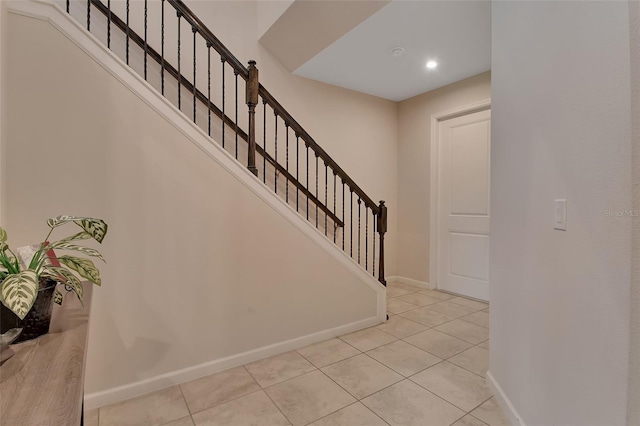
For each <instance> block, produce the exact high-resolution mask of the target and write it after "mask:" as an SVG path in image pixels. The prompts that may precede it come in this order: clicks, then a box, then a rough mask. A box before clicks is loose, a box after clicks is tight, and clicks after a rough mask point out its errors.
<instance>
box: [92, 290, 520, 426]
mask: <svg viewBox="0 0 640 426" xmlns="http://www.w3.org/2000/svg"><path fill="white" fill-rule="evenodd" d="M387 297H388V310H389V315H390V318H389V321H387V322H386V323H385V324H382V325H379V326H377V327H372V328H368V329H365V330H361V331H358V332H355V333H351V334H348V335H346V336H341V337H339V338H335V339H331V340H328V341H325V342H321V343H317V344H314V345H311V346H308V347H306V348H302V349H299V350H297V351H292V352H288V353H285V354H281V355H278V356H274V357H271V358H267V359H263V360H260V361H257V362H254V363H251V364H247V365H244V366H242V367H237V368H233V369H231V370H227V371H223V372H221V373H217V374H213V375H211V376H207V377H203V378H201V379H197V380H194V381H192V382H189V383H185V384H183V385H180V386H174V387H171V388H168V389H164V390H161V391H158V392H154V393H151V394H148V395H143V396H141V397H138V398H135V399H132V400H128V401H124V402H121V403H118V404H114V405H110V406H106V407H102V408H100V409H99V410H93V411H90V412H87V414H86V418H85V424H86V425H87V426H98V425H99V426H114V425H121V426H129V425H144V426H156V425H157V426H161V425H166V426H169V425H171V426H187V425H189V426H193V425H197V426H200V425H209V426H222V425H225V426H251V425H256V426H278V425H283V426H284V425H292V426H303V425H313V426H384V425H397V426H405V425H406V426H412V425H420V426H427V425H438V426H439V425H454V426H486V425H490V426H500V425H507V424H508V421H507V419H506V418H505V417H504V415H503V414H502V412H501V411H500V408H499V407H498V405H497V404H496V401H495V400H494V398H492V395H491V392H490V391H489V389H488V388H487V386H486V384H485V377H484V376H485V373H486V371H487V369H488V367H489V350H488V343H489V342H488V339H489V328H488V327H489V305H487V304H486V303H481V302H477V301H474V300H470V299H465V298H463V297H456V296H453V295H449V294H446V293H442V292H439V291H433V290H424V289H421V288H417V287H413V286H410V285H406V284H401V283H390V284H389V287H388V290H387Z"/></svg>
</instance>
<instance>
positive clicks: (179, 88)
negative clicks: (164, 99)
mask: <svg viewBox="0 0 640 426" xmlns="http://www.w3.org/2000/svg"><path fill="white" fill-rule="evenodd" d="M127 1H128V0H127ZM181 18H182V13H180V12H178V109H179V110H180V111H182V108H181V106H182V99H181V94H182V90H181V88H182V73H181V72H180V19H181Z"/></svg>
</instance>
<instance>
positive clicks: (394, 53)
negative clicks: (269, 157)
mask: <svg viewBox="0 0 640 426" xmlns="http://www.w3.org/2000/svg"><path fill="white" fill-rule="evenodd" d="M403 53H404V47H394V48H393V49H391V56H393V57H396V58H397V57H398V56H402V54H403Z"/></svg>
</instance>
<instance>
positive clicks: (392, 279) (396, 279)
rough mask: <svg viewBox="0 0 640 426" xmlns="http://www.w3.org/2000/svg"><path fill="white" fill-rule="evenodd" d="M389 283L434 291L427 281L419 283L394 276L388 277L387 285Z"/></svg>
mask: <svg viewBox="0 0 640 426" xmlns="http://www.w3.org/2000/svg"><path fill="white" fill-rule="evenodd" d="M389 283H402V284H408V285H412V286H414V287H420V288H424V289H427V290H433V287H432V286H431V285H430V284H429V283H428V282H426V281H418V280H414V279H413V278H407V277H400V276H397V275H393V276H391V277H387V284H389Z"/></svg>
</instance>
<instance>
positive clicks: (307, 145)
mask: <svg viewBox="0 0 640 426" xmlns="http://www.w3.org/2000/svg"><path fill="white" fill-rule="evenodd" d="M304 144H305V146H306V147H307V220H309V144H308V143H307V141H304Z"/></svg>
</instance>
